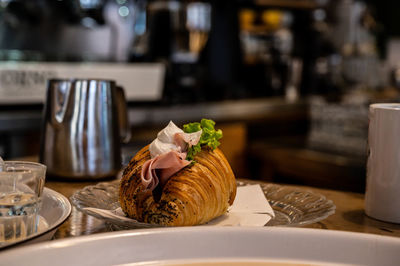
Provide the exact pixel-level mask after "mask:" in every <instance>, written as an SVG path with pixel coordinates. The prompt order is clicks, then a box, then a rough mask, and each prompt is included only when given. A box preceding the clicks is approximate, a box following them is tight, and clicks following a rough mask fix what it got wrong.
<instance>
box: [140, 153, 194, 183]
mask: <svg viewBox="0 0 400 266" xmlns="http://www.w3.org/2000/svg"><path fill="white" fill-rule="evenodd" d="M185 158H186V153H179V152H177V151H170V152H167V153H163V154H160V155H157V156H156V157H154V158H152V159H150V160H148V161H146V162H145V163H144V164H143V166H142V172H141V179H142V184H143V186H144V187H145V188H146V190H151V191H152V190H154V188H155V187H156V186H157V185H158V184H159V183H160V184H161V186H163V185H164V184H165V183H166V182H167V181H168V179H169V178H170V177H171V176H172V175H174V174H175V173H176V172H178V171H179V170H181V169H182V168H184V167H185V166H187V165H189V164H190V162H189V161H187V160H185Z"/></svg>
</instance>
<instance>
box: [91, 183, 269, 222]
mask: <svg viewBox="0 0 400 266" xmlns="http://www.w3.org/2000/svg"><path fill="white" fill-rule="evenodd" d="M84 210H85V211H87V212H89V213H92V214H96V215H95V216H96V217H99V218H104V219H106V220H108V221H112V220H114V219H118V220H119V221H121V222H133V223H135V222H136V223H138V222H137V221H135V220H133V219H130V218H128V217H126V216H125V215H124V213H123V211H122V210H121V208H117V209H115V210H103V209H97V208H89V207H88V208H84ZM273 217H275V214H274V211H273V210H272V208H271V206H270V205H269V203H268V201H267V199H266V198H265V195H264V193H263V191H262V189H261V187H260V185H250V186H243V187H238V189H237V193H236V198H235V201H234V202H233V204H232V206H231V207H230V208H229V210H228V212H227V213H226V214H224V215H221V216H219V217H217V218H215V219H213V220H211V221H210V222H208V223H207V225H218V226H264V225H265V224H266V223H267V222H268V221H269V220H270V219H271V218H273Z"/></svg>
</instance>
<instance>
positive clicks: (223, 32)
mask: <svg viewBox="0 0 400 266" xmlns="http://www.w3.org/2000/svg"><path fill="white" fill-rule="evenodd" d="M397 10H400V2H398V1H395V0H391V1H376V0H369V1H366V0H365V1H361V0H236V1H234V0H219V1H211V0H209V1H192V0H186V1H183V0H182V1H161V0H153V1H150V0H149V1H146V0H57V1H56V0H29V1H28V0H0V155H1V156H2V157H3V158H5V159H10V158H15V157H21V156H31V155H37V154H38V152H39V139H40V127H41V121H42V109H43V103H44V102H45V91H46V82H47V80H48V79H49V78H68V77H86V78H108V79H115V80H116V81H117V83H119V84H120V85H121V86H123V88H124V90H125V94H126V96H127V101H128V106H129V122H130V126H131V131H132V137H131V140H130V142H129V143H128V144H125V145H124V147H123V158H124V163H127V162H128V160H129V158H130V157H131V156H132V155H133V154H134V153H135V152H136V151H137V150H138V149H139V148H141V147H142V146H144V145H145V144H147V143H149V142H150V141H151V140H152V139H153V138H154V137H155V135H156V133H157V132H158V131H159V130H160V129H161V128H163V127H164V126H165V125H166V124H167V123H168V122H169V121H170V120H173V121H174V122H175V123H176V124H178V125H182V124H184V123H187V122H193V121H198V120H200V119H201V118H210V119H213V120H215V121H216V122H217V128H221V129H222V130H223V132H224V139H223V142H222V146H221V148H222V149H223V151H224V152H225V154H226V156H227V158H228V160H229V161H230V163H231V165H232V168H233V169H234V172H235V173H236V176H237V178H251V179H260V180H265V181H273V182H278V183H291V184H304V185H312V186H318V187H324V188H334V189H340V190H348V191H358V192H363V191H364V189H365V162H366V148H367V135H368V105H369V104H371V103H374V102H398V101H399V99H400V97H399V96H400V95H399V92H400V16H398V14H396V13H397V12H396V11H397Z"/></svg>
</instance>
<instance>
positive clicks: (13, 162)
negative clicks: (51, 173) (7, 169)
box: [4, 161, 47, 170]
mask: <svg viewBox="0 0 400 266" xmlns="http://www.w3.org/2000/svg"><path fill="white" fill-rule="evenodd" d="M11 165H15V166H18V165H20V166H23V165H25V166H31V167H32V166H34V168H36V169H44V170H46V169H47V166H46V165H44V164H41V163H37V162H30V161H4V166H11Z"/></svg>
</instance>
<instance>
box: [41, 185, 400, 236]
mask: <svg viewBox="0 0 400 266" xmlns="http://www.w3.org/2000/svg"><path fill="white" fill-rule="evenodd" d="M96 183H97V182H59V181H51V180H50V181H46V187H48V188H50V189H53V190H55V191H58V192H60V193H62V194H63V195H65V196H66V197H70V196H71V195H72V194H73V193H74V192H75V191H77V190H79V189H81V188H83V187H85V186H88V185H94V184H96ZM302 188H303V189H307V190H311V191H313V192H315V193H320V194H322V195H324V196H326V198H328V199H330V200H332V201H333V202H334V204H335V205H336V212H335V214H333V215H331V216H329V217H328V218H326V219H324V220H322V221H320V222H317V223H314V224H310V225H306V226H304V227H305V228H319V229H328V230H340V231H351V232H361V233H371V234H378V235H386V236H396V237H400V224H392V223H386V222H382V221H378V220H375V219H372V218H369V217H367V216H366V215H365V214H364V194H361V193H353V192H342V191H337V190H328V189H319V188H314V187H302ZM107 231H109V228H108V227H107V225H106V224H105V223H104V222H103V221H102V220H99V219H96V218H94V217H92V216H88V215H86V214H84V213H82V212H80V211H78V210H77V209H76V208H75V207H73V209H72V213H71V216H70V217H69V218H68V220H67V221H66V222H65V223H64V224H63V225H62V226H61V227H60V228H59V229H58V230H57V232H56V233H55V235H54V238H55V239H61V238H66V237H73V236H80V235H88V234H93V233H101V232H107Z"/></svg>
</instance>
